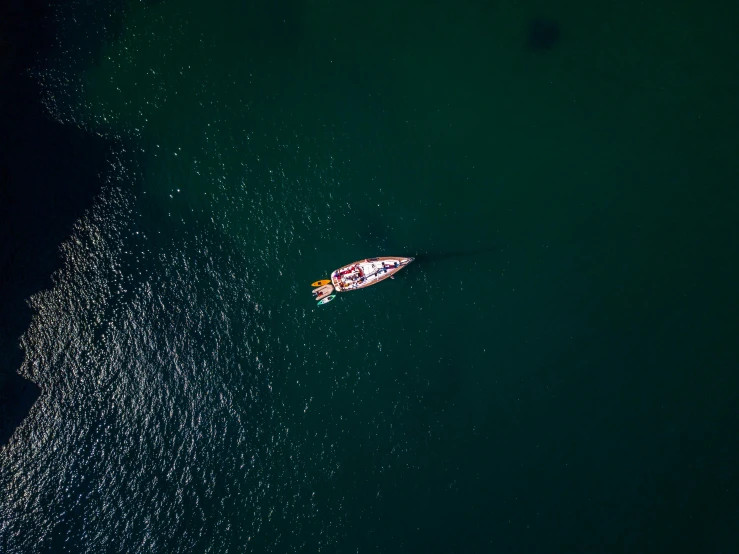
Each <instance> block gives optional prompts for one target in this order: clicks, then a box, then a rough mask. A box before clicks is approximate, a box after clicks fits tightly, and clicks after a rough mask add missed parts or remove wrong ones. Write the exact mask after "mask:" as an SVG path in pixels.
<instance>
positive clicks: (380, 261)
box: [331, 256, 413, 292]
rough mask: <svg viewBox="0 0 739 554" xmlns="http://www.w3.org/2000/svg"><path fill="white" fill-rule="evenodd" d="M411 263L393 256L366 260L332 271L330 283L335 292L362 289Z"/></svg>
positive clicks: (407, 259) (409, 259)
mask: <svg viewBox="0 0 739 554" xmlns="http://www.w3.org/2000/svg"><path fill="white" fill-rule="evenodd" d="M412 261H413V258H398V257H393V256H386V257H383V258H367V259H366V260H361V261H359V262H354V263H352V264H349V265H345V266H344V267H340V268H339V269H337V270H336V271H334V272H333V273H332V274H331V283H332V284H333V286H334V288H335V289H336V292H346V291H349V290H357V289H363V288H365V287H369V286H370V285H374V284H375V283H379V282H380V281H383V280H385V279H387V278H388V277H392V276H393V275H394V274H395V273H397V272H398V271H400V270H401V269H403V268H404V267H405V266H407V265H408V264H409V263H411V262H412Z"/></svg>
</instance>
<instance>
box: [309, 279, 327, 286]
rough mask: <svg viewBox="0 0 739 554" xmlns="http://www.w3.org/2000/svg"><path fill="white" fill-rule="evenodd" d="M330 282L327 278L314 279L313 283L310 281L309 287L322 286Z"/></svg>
mask: <svg viewBox="0 0 739 554" xmlns="http://www.w3.org/2000/svg"><path fill="white" fill-rule="evenodd" d="M329 283H331V281H330V280H329V279H324V280H323V281H316V282H315V283H311V285H310V286H311V287H322V286H324V285H328V284H329Z"/></svg>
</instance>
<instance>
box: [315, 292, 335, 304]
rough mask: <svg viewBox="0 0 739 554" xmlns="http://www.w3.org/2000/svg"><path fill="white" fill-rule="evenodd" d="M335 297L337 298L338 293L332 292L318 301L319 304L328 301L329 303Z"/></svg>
mask: <svg viewBox="0 0 739 554" xmlns="http://www.w3.org/2000/svg"><path fill="white" fill-rule="evenodd" d="M334 298H336V295H335V294H332V295H331V296H327V297H326V298H324V299H323V300H319V301H318V306H323V305H324V304H328V303H329V302H331V301H332V300H333V299H334Z"/></svg>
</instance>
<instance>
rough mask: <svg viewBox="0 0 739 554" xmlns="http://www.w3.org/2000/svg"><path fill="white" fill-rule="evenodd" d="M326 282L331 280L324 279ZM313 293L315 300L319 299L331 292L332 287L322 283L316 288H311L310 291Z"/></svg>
mask: <svg viewBox="0 0 739 554" xmlns="http://www.w3.org/2000/svg"><path fill="white" fill-rule="evenodd" d="M326 282H327V283H330V282H331V281H326ZM311 292H312V293H313V297H314V298H315V299H316V300H320V299H321V298H323V297H324V296H328V295H329V294H331V293H332V292H334V287H332V286H331V285H323V286H322V287H318V288H317V289H313V290H312V291H311Z"/></svg>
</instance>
